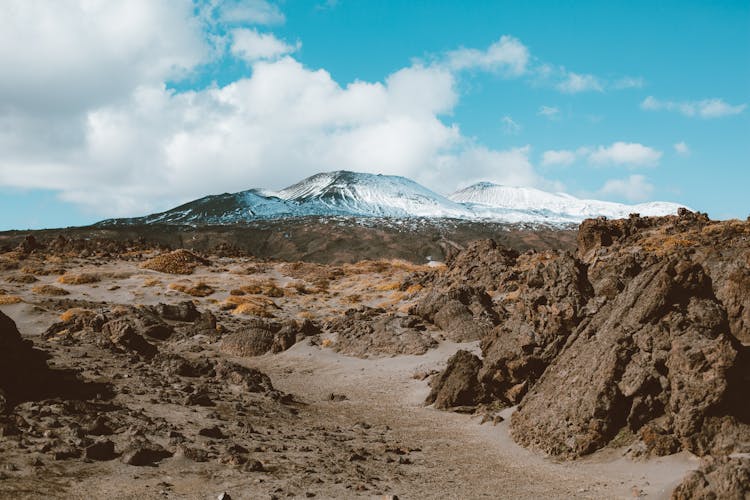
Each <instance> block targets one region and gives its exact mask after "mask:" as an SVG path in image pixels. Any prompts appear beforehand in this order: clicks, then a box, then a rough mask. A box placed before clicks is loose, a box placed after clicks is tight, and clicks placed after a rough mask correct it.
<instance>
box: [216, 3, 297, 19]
mask: <svg viewBox="0 0 750 500" xmlns="http://www.w3.org/2000/svg"><path fill="white" fill-rule="evenodd" d="M209 9H210V10H211V11H213V12H212V13H214V15H215V16H216V17H218V19H219V20H220V21H223V22H227V23H250V24H282V23H283V22H284V21H285V20H286V19H285V17H284V14H283V13H282V12H281V10H280V9H279V8H278V7H277V6H276V5H274V4H272V3H270V2H267V1H266V0H224V1H217V0H209Z"/></svg>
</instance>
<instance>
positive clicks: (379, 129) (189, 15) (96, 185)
mask: <svg viewBox="0 0 750 500" xmlns="http://www.w3.org/2000/svg"><path fill="white" fill-rule="evenodd" d="M284 22H285V18H284V14H283V13H282V12H281V11H280V10H279V9H278V7H276V6H275V5H273V4H271V3H269V2H267V1H265V0H231V1H230V0H223V1H222V0H202V1H200V0H196V2H195V3H194V2H193V1H190V0H130V1H128V2H127V3H120V2H110V1H104V0H54V1H53V0H47V1H44V0H38V1H35V2H29V1H27V0H6V1H5V2H2V3H1V4H0V28H2V29H0V66H1V67H4V68H14V71H10V72H6V73H4V74H3V78H0V186H3V187H18V188H29V189H51V190H55V191H57V192H59V193H60V196H61V198H62V199H64V200H66V201H70V202H74V203H76V204H79V205H81V206H83V207H88V209H90V211H91V212H92V213H95V214H97V215H101V216H127V215H138V214H142V213H145V212H149V211H154V210H157V209H164V208H167V207H170V206H174V205H175V204H176V203H179V202H183V201H186V200H189V199H193V198H195V197H198V196H203V195H205V194H208V193H217V192H223V191H237V190H241V189H246V188H250V187H259V186H260V187H269V188H279V187H283V186H284V185H286V184H289V183H291V182H294V181H297V180H299V179H300V178H302V177H305V176H307V175H311V174H313V173H316V172H319V171H326V170H335V169H352V170H363V171H370V172H381V173H386V174H398V175H405V176H408V177H411V178H413V179H415V180H417V181H419V182H423V183H425V184H427V185H429V186H430V187H432V188H434V189H437V190H442V191H444V192H448V191H452V190H453V189H455V188H456V187H457V186H465V185H467V184H470V183H472V182H475V181H479V180H489V181H493V182H496V183H500V184H505V185H524V186H538V187H542V188H554V189H562V186H560V185H559V184H555V183H551V182H549V181H546V180H545V179H544V178H543V177H541V176H540V175H539V174H538V173H537V171H536V169H535V167H534V165H533V163H532V161H531V160H530V155H531V147H530V146H529V145H521V146H516V147H509V148H507V149H504V150H496V149H492V148H488V147H486V146H484V145H482V144H479V143H478V142H477V141H476V140H475V139H474V138H472V137H469V136H466V135H464V134H463V133H462V132H461V129H460V127H459V126H458V125H457V124H456V123H453V122H452V121H451V116H452V113H453V111H454V110H455V108H456V106H457V104H458V102H459V99H460V95H459V92H458V90H457V89H458V84H457V81H458V80H459V79H460V78H461V75H462V74H464V73H466V72H471V71H483V72H492V73H496V74H498V75H500V76H501V77H503V78H522V79H527V80H528V81H529V82H530V83H535V82H537V81H540V78H541V79H542V80H544V81H545V82H547V86H548V87H549V88H553V89H554V88H557V89H558V90H559V91H561V92H565V93H578V92H586V91H597V92H602V91H604V90H606V89H607V88H609V87H611V85H610V84H609V83H607V82H606V81H604V80H602V79H600V78H598V77H596V76H594V75H588V74H582V73H581V74H579V73H574V72H571V71H568V70H566V69H564V68H562V67H551V66H549V67H548V66H546V65H544V64H542V63H539V62H538V61H537V60H536V59H535V58H534V57H533V56H532V55H531V54H530V51H529V49H528V48H527V47H526V46H525V45H524V44H523V43H522V42H521V41H520V40H518V39H517V38H514V37H512V36H509V35H505V36H502V37H500V38H499V39H498V40H497V41H496V42H494V43H492V44H490V45H489V46H488V47H487V48H486V49H474V48H459V49H456V50H453V51H448V52H446V53H445V54H442V55H440V56H439V57H437V58H435V60H433V61H429V62H420V61H418V60H416V61H415V62H414V63H412V64H411V65H410V66H408V67H404V68H401V69H399V70H397V71H394V72H393V73H391V74H389V75H387V76H385V77H384V78H383V79H382V81H354V82H352V83H349V84H347V85H342V84H340V83H339V82H337V81H335V80H334V79H333V78H332V77H331V74H330V73H329V72H327V71H326V70H324V69H314V68H308V67H306V66H304V65H303V64H302V63H300V62H299V61H298V60H296V59H295V58H294V57H293V56H294V54H295V53H296V52H297V51H299V50H300V48H301V43H300V42H294V43H290V42H288V41H285V40H282V39H280V38H278V37H277V36H275V35H274V34H273V33H272V32H270V31H268V30H269V29H270V28H269V27H272V26H274V25H278V24H281V23H284ZM225 57H231V58H234V59H236V60H241V61H244V63H245V64H246V65H247V74H246V75H244V76H243V77H240V78H237V79H236V80H235V81H232V82H231V83H229V84H227V85H224V86H217V85H215V84H214V85H209V86H208V87H206V88H203V89H198V90H189V91H177V90H174V89H172V88H170V86H169V84H168V82H179V81H180V80H181V79H184V78H187V77H194V76H195V75H197V74H199V72H200V69H201V67H202V66H203V65H206V64H210V63H211V62H214V61H217V60H220V59H222V58H225ZM551 68H552V69H551ZM540 75H541V76H540ZM628 85H629V86H635V84H633V83H632V82H630V83H629V84H628ZM714 112H715V111H714ZM539 114H540V115H542V116H545V117H548V118H555V117H556V116H558V114H559V110H558V108H555V107H547V106H542V107H541V108H540V110H539ZM501 126H502V130H503V131H504V132H505V133H506V134H508V135H515V134H518V133H519V132H520V131H521V126H520V125H519V124H518V123H517V122H516V121H515V120H513V118H512V117H511V116H510V115H505V116H503V117H502V118H501ZM660 156H661V153H660V152H657V151H655V150H653V149H651V148H648V147H646V146H642V145H640V144H631V143H620V142H617V143H614V144H612V145H611V146H607V147H599V148H593V149H590V150H586V151H583V150H580V151H574V152H570V151H557V152H555V151H548V152H546V153H544V155H543V160H542V163H543V164H544V165H554V164H563V165H565V164H570V163H573V162H574V161H575V160H576V159H577V158H581V157H586V158H588V161H589V162H590V163H592V164H625V163H627V164H632V165H653V164H656V163H657V162H658V160H659V157H660ZM636 180H637V179H636ZM613 186H615V187H612V186H610V187H609V188H607V189H606V190H603V191H602V192H605V193H613V194H618V193H624V190H623V189H624V188H616V185H613Z"/></svg>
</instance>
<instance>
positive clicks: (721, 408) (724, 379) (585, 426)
mask: <svg viewBox="0 0 750 500" xmlns="http://www.w3.org/2000/svg"><path fill="white" fill-rule="evenodd" d="M740 350H741V346H740V345H739V344H738V343H737V342H736V340H734V338H733V337H732V336H731V335H729V333H728V325H727V320H726V313H725V311H724V309H723V308H722V307H721V304H720V303H719V302H718V301H717V300H716V298H715V296H714V295H713V292H712V289H711V280H710V278H709V277H708V276H707V275H706V273H705V271H704V270H703V268H702V267H701V266H698V265H695V264H692V263H691V262H690V261H689V260H686V259H684V258H679V257H676V258H671V259H664V260H662V261H660V262H658V263H656V264H654V265H652V266H651V267H649V268H647V269H646V270H644V271H643V272H642V273H640V274H639V275H638V276H637V277H636V278H634V279H633V280H632V281H631V282H630V283H629V284H628V286H627V287H626V288H625V290H624V291H623V292H622V293H621V294H619V295H618V296H617V297H616V298H615V299H614V300H613V301H611V302H610V303H608V304H607V305H606V306H605V307H602V308H601V309H600V310H599V311H598V312H597V313H596V314H595V315H594V316H593V317H592V318H590V319H589V320H587V321H584V322H583V323H582V324H581V326H580V327H579V329H578V330H577V331H576V332H575V333H574V334H573V335H571V338H570V340H569V341H568V345H567V346H566V348H565V349H564V350H563V351H562V352H561V354H560V355H559V356H558V357H557V358H555V360H554V361H553V362H552V364H551V365H550V367H549V368H548V369H547V370H546V371H545V373H544V375H542V377H541V378H540V380H539V382H538V383H537V384H536V385H535V386H534V387H533V388H531V390H530V392H529V394H527V396H526V397H525V398H524V399H523V402H522V403H521V406H520V407H519V410H518V411H517V412H516V413H515V414H514V415H513V419H512V426H511V429H512V434H513V437H514V438H515V439H516V440H517V441H518V442H519V443H521V444H523V445H525V446H531V447H534V448H538V449H541V450H543V451H545V452H547V453H550V454H553V455H560V456H564V457H577V456H581V455H584V454H586V453H590V452H592V451H594V450H595V449H597V448H600V447H601V446H604V445H605V444H606V443H607V442H608V441H609V440H610V439H612V438H613V437H614V436H615V435H616V434H617V433H618V431H619V430H620V429H622V428H623V427H625V426H627V427H628V428H630V430H631V431H634V432H635V431H638V430H639V429H640V428H641V427H643V426H644V424H646V423H648V422H651V421H653V420H655V419H666V422H667V424H666V433H667V434H672V435H673V436H674V437H675V438H676V439H677V440H679V442H680V445H681V447H682V448H685V449H688V450H691V451H693V452H695V453H699V454H704V453H706V452H707V449H706V447H708V449H711V448H712V444H711V443H710V442H709V443H708V444H707V445H703V446H698V445H697V444H696V442H697V439H698V438H697V436H702V435H704V434H702V432H704V431H706V429H704V424H705V423H706V422H707V421H708V419H709V417H713V416H717V415H725V416H726V417H727V418H730V420H732V419H733V422H734V423H733V424H732V425H736V426H737V427H736V428H737V429H738V432H740V433H742V434H745V433H747V431H748V429H747V427H746V426H744V424H742V423H740V422H739V420H737V419H736V418H735V417H740V416H739V415H734V414H733V412H734V413H737V411H738V410H737V408H736V407H731V406H730V407H727V400H728V399H730V396H731V394H732V391H733V390H735V389H733V387H732V386H735V385H737V384H740V385H741V384H744V383H745V382H744V381H743V380H741V379H738V378H737V374H736V373H735V366H736V364H737V362H738V359H739V357H740ZM704 437H705V435H704ZM709 441H711V439H709ZM747 444H748V443H747V442H746V443H745V445H744V446H747ZM737 448H743V445H742V443H741V442H738V443H737ZM734 451H742V449H735V450H734ZM745 451H747V450H745Z"/></svg>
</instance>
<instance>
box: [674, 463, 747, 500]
mask: <svg viewBox="0 0 750 500" xmlns="http://www.w3.org/2000/svg"><path fill="white" fill-rule="evenodd" d="M748 485H750V459H748V458H747V457H734V458H729V457H721V458H718V459H714V460H709V461H708V462H706V463H705V464H704V465H703V466H702V467H701V468H700V469H698V470H697V471H693V472H691V473H690V474H688V476H687V477H686V478H685V480H684V481H682V483H681V484H680V485H679V486H678V487H677V488H676V489H675V490H674V492H672V500H691V499H694V498H706V499H708V498H723V499H726V500H745V499H746V498H747V496H748Z"/></svg>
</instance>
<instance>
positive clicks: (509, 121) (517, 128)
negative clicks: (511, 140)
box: [501, 115, 523, 135]
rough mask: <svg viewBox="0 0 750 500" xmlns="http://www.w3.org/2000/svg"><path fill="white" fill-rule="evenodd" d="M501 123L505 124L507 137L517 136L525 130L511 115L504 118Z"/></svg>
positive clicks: (504, 131) (504, 128) (504, 130)
mask: <svg viewBox="0 0 750 500" xmlns="http://www.w3.org/2000/svg"><path fill="white" fill-rule="evenodd" d="M501 122H502V124H503V133H504V134H506V135H517V134H518V133H519V132H521V129H522V128H523V127H522V126H521V125H520V124H519V123H518V122H516V121H515V120H514V119H513V117H511V116H510V115H505V116H503V118H502V119H501Z"/></svg>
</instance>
